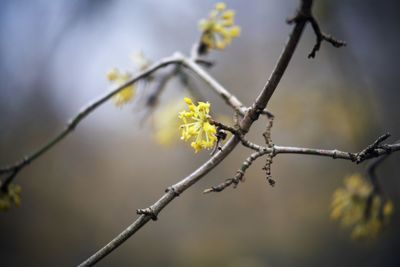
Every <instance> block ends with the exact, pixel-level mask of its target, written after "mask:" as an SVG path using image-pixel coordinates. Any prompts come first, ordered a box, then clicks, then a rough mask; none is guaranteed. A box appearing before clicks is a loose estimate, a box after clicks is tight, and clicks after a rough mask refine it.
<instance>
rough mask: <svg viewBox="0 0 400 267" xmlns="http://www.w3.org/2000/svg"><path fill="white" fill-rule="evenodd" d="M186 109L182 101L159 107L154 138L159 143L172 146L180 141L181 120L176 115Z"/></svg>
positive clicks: (155, 117)
mask: <svg viewBox="0 0 400 267" xmlns="http://www.w3.org/2000/svg"><path fill="white" fill-rule="evenodd" d="M184 108H185V103H183V102H182V100H179V101H171V102H169V103H166V104H165V105H161V106H158V107H157V109H156V110H155V112H154V116H153V117H154V119H153V120H154V138H155V140H156V141H157V143H159V144H161V145H164V146H171V145H172V144H174V143H175V141H177V140H179V138H178V136H179V135H178V133H179V130H178V129H179V126H180V120H179V118H178V116H176V114H177V113H178V112H179V111H181V110H182V109H184Z"/></svg>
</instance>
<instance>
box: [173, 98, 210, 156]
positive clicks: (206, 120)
mask: <svg viewBox="0 0 400 267" xmlns="http://www.w3.org/2000/svg"><path fill="white" fill-rule="evenodd" d="M184 101H185V103H186V104H187V106H188V108H189V111H181V112H180V113H179V116H178V117H179V119H181V120H182V121H183V124H182V125H181V126H180V127H179V128H180V130H181V139H182V140H184V141H189V140H193V141H192V143H191V144H190V145H191V146H192V147H193V148H194V150H195V152H196V153H197V152H199V151H200V150H201V149H202V148H203V149H210V148H212V147H213V146H214V144H215V142H216V141H217V137H216V133H217V129H216V128H215V126H214V125H212V124H211V123H210V115H209V113H210V103H208V102H207V103H205V102H198V104H197V105H195V104H194V103H193V102H192V100H191V99H190V98H187V97H185V98H184Z"/></svg>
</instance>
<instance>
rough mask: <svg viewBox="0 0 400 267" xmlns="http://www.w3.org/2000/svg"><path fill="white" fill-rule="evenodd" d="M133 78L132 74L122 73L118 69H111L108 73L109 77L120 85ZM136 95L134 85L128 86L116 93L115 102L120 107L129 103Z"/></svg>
mask: <svg viewBox="0 0 400 267" xmlns="http://www.w3.org/2000/svg"><path fill="white" fill-rule="evenodd" d="M130 78H131V74H129V73H121V72H120V71H119V70H118V69H115V68H114V69H111V70H110V71H108V73H107V79H108V80H109V81H110V82H112V83H114V84H115V85H117V86H119V85H121V84H124V83H125V82H127V81H128V80H129V79H130ZM134 95H135V88H134V86H133V85H130V86H127V87H125V88H124V89H122V90H121V91H119V92H118V93H117V94H116V95H114V96H113V100H114V104H115V105H116V106H118V107H120V106H122V105H124V104H126V103H128V102H129V101H131V100H132V99H133V97H134Z"/></svg>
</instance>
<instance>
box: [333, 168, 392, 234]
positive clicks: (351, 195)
mask: <svg viewBox="0 0 400 267" xmlns="http://www.w3.org/2000/svg"><path fill="white" fill-rule="evenodd" d="M344 185H345V186H344V188H338V189H336V191H335V192H334V193H333V198H332V211H331V218H332V219H334V220H340V222H341V224H342V225H343V226H344V227H353V230H352V233H351V236H352V238H354V239H373V238H376V237H377V235H378V234H379V233H380V232H381V231H382V229H383V227H384V226H385V225H386V224H387V223H388V221H389V219H390V216H391V214H392V213H393V204H392V202H391V201H385V200H383V199H382V197H381V196H380V195H378V194H376V193H374V190H373V187H372V185H371V184H370V183H368V182H366V181H365V180H364V179H363V178H362V177H361V175H360V174H353V175H351V176H349V177H347V178H345V180H344Z"/></svg>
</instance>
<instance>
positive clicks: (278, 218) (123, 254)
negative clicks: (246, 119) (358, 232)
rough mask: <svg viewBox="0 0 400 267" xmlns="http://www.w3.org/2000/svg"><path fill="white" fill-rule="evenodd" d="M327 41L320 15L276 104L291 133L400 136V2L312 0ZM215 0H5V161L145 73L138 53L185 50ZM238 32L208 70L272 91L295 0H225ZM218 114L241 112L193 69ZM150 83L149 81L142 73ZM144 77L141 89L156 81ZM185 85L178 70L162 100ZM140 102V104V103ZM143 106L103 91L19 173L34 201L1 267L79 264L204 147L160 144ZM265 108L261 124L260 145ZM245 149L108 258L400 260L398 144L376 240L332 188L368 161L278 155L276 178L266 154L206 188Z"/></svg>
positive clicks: (1, 14)
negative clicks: (343, 219)
mask: <svg viewBox="0 0 400 267" xmlns="http://www.w3.org/2000/svg"><path fill="white" fill-rule="evenodd" d="M315 2H316V3H315V8H314V11H315V15H316V17H317V18H318V20H319V21H320V25H321V27H322V29H323V30H324V31H325V32H328V33H331V34H333V35H334V36H335V37H337V38H338V39H343V40H346V41H347V43H348V45H347V47H345V48H340V49H336V48H333V47H332V46H331V45H329V44H327V43H323V44H322V48H321V50H320V51H319V52H318V54H317V57H316V58H315V59H311V60H310V59H307V55H308V53H309V51H310V50H311V48H312V46H313V44H314V41H315V36H314V34H313V32H312V31H311V29H310V27H307V29H306V31H305V33H304V35H303V37H302V39H301V42H300V44H299V47H298V49H297V50H296V52H295V55H294V57H293V60H292V62H291V64H290V65H289V67H288V69H287V72H286V74H285V76H284V78H283V80H282V82H281V83H280V85H279V87H278V88H277V91H276V93H275V94H274V95H273V97H272V99H271V101H270V105H269V107H268V108H269V109H270V110H271V111H272V112H273V113H274V114H275V115H276V119H275V122H274V128H273V132H272V134H273V135H272V137H273V141H274V143H275V144H279V145H293V146H312V147H321V148H327V149H334V148H337V149H341V150H345V151H358V150H360V149H362V148H363V147H365V146H366V145H367V144H369V143H371V141H373V140H374V139H375V138H376V137H377V136H379V135H381V134H382V133H384V132H387V131H389V132H391V133H392V135H393V137H392V138H391V139H390V140H391V141H392V142H394V140H395V139H396V138H399V137H400V123H399V117H398V113H399V111H400V109H399V105H398V100H399V97H400V93H399V90H398V88H397V86H398V84H399V83H400V76H399V75H398V62H399V53H398V51H397V50H398V44H399V41H400V40H399V39H400V35H399V28H398V26H397V25H400V24H399V20H400V17H399V16H398V10H399V4H398V1H395V0H386V1H379V2H377V1H372V0H363V1H361V0H352V1H332V0H330V1H329V0H320V1H315ZM214 4H215V2H214V1H194V0H191V1H178V0H166V1H156V0H151V1H144V0H141V1H107V0H102V1H88V0H85V1H81V0H80V1H78V0H72V1H71V0H68V1H67V0H59V1H44V0H34V1H11V0H8V1H7V0H3V1H1V2H0V163H1V165H6V164H8V163H12V162H14V161H16V160H18V159H20V158H21V157H22V156H23V155H25V154H27V153H30V152H32V151H34V150H35V149H37V148H38V147H39V146H41V145H42V144H44V143H45V142H46V141H47V140H49V138H51V137H53V136H54V135H55V134H57V133H58V132H59V131H60V130H61V129H63V127H64V125H65V124H66V122H67V121H68V120H69V119H70V118H71V117H72V116H73V115H74V114H76V112H77V111H78V110H79V109H80V108H81V107H82V106H83V105H84V104H86V103H87V102H89V101H90V100H92V99H94V98H96V97H97V96H98V95H100V94H102V93H104V92H106V91H107V90H109V89H110V85H109V84H108V81H107V80H106V73H107V71H108V70H109V69H110V68H112V67H118V68H120V69H121V70H124V69H132V68H133V69H134V68H135V65H134V63H133V62H132V60H131V59H130V57H131V55H132V53H134V52H136V51H139V50H141V51H143V52H144V54H145V55H146V56H148V57H149V58H151V59H153V60H155V61H156V60H158V59H159V58H161V57H164V56H169V55H171V54H172V53H173V52H174V51H182V52H183V53H186V54H188V53H189V51H190V48H191V45H192V43H193V42H194V41H195V40H197V38H198V36H199V32H198V28H197V23H198V20H199V19H201V18H205V17H206V16H207V14H208V12H209V11H210V10H211V9H212V8H213V6H214ZM227 4H228V7H229V8H233V9H235V10H236V24H238V25H240V26H241V28H242V32H241V36H240V37H239V38H237V39H235V40H234V41H233V43H232V45H231V46H229V47H228V48H227V49H226V50H225V51H224V52H222V53H221V52H214V53H212V54H211V56H210V58H211V59H212V60H215V61H216V62H217V64H216V65H215V67H213V68H212V69H211V70H210V73H211V74H212V75H213V76H214V77H216V78H217V79H218V80H219V81H220V82H221V83H222V85H224V86H226V88H228V89H229V90H230V91H231V92H233V93H234V94H235V95H237V96H238V97H239V99H241V100H242V101H243V102H244V103H245V104H246V105H249V104H251V103H252V101H253V99H254V98H255V96H256V95H257V94H258V92H259V91H260V90H261V88H262V87H263V85H264V84H265V82H266V79H267V77H268V75H269V73H270V72H271V70H272V69H273V66H274V64H275V62H276V60H277V58H278V56H279V54H280V52H281V50H282V48H283V45H284V43H285V41H286V39H287V35H288V34H289V32H290V30H291V26H288V25H287V24H286V23H285V19H286V18H287V17H289V16H291V15H293V14H294V13H295V10H296V8H297V6H298V1H295V0H287V1H278V0H268V1H265V0H254V1H233V0H232V1H227ZM194 82H195V83H196V84H197V86H198V88H199V89H200V90H201V92H202V95H203V96H204V97H205V98H206V99H207V100H208V101H209V102H211V104H212V105H213V106H214V107H216V110H217V111H218V113H221V114H225V115H226V116H228V117H230V116H231V115H232V114H231V111H230V109H229V108H226V107H224V106H223V102H222V101H221V100H220V99H219V98H218V97H217V96H216V95H214V94H213V93H211V92H210V91H209V90H208V89H207V87H206V86H205V85H204V84H203V83H202V82H200V81H196V80H195V81H194ZM146 88H151V85H150V86H148V87H146ZM146 88H144V87H143V88H142V90H146ZM185 95H187V93H186V92H185V91H184V89H183V88H182V86H181V85H180V83H179V82H171V83H170V84H169V85H168V88H167V89H166V92H165V94H163V97H162V100H161V103H160V108H162V107H163V105H167V104H168V103H173V102H174V101H176V100H177V99H182V97H183V96H185ZM138 107H139V108H138ZM138 113H140V103H139V100H138V101H134V102H133V103H131V104H129V105H126V106H124V107H122V108H116V107H115V106H114V105H113V104H112V103H111V102H110V103H106V104H105V105H103V106H102V107H100V108H99V109H98V110H97V111H95V112H94V113H93V114H92V115H90V116H89V117H88V118H87V119H85V120H84V121H83V122H82V123H81V124H80V125H79V126H78V127H77V129H76V131H75V132H74V133H73V134H72V135H70V136H69V137H67V138H66V139H65V140H64V141H63V142H62V143H60V144H59V145H58V146H56V147H55V148H54V149H52V150H51V151H50V152H48V153H47V154H46V155H44V156H43V157H41V158H40V159H39V160H37V161H35V162H34V163H33V164H32V165H31V166H29V167H27V168H26V169H24V170H23V171H22V172H21V173H20V175H19V176H18V177H17V179H16V183H17V184H20V185H21V187H22V205H21V206H20V207H19V208H12V209H11V210H9V211H8V212H6V213H1V214H0V259H1V264H0V265H1V266H74V265H77V264H78V263H80V262H81V261H83V260H84V259H86V258H87V257H88V256H90V255H91V254H92V253H94V252H95V251H96V250H97V249H99V248H100V247H102V246H103V245H104V244H106V243H107V242H108V241H110V240H111V239H112V238H113V237H114V236H115V235H116V234H118V233H119V232H120V231H121V230H122V229H124V228H125V227H126V226H128V225H129V224H130V223H131V222H132V221H133V220H134V219H135V218H136V217H137V216H136V209H138V208H144V207H147V206H148V205H150V204H152V203H153V202H154V201H155V200H157V199H158V198H159V197H160V196H161V194H162V193H163V191H164V189H165V188H166V187H168V186H169V185H171V184H173V183H175V182H177V181H179V180H180V179H182V178H183V177H185V176H186V175H187V174H189V173H190V172H192V171H193V170H195V169H196V167H198V166H199V165H200V164H202V163H203V162H205V160H206V159H207V158H208V157H209V154H208V153H207V152H201V153H198V154H194V153H193V151H192V149H191V148H190V147H189V146H188V144H186V143H182V142H180V141H179V140H178V139H179V136H178V134H177V135H176V142H174V143H172V144H171V145H170V146H169V147H165V146H162V145H160V144H158V143H157V142H155V138H154V135H155V134H154V129H155V128H157V125H155V122H156V121H157V120H156V119H155V118H154V117H150V118H149V119H148V121H147V122H145V123H144V124H140V123H139V120H140V116H138ZM264 125H265V121H264V120H262V119H261V120H259V121H258V122H257V124H256V125H255V127H253V129H252V131H251V133H250V135H249V136H250V138H251V139H252V140H253V141H256V142H259V143H262V142H263V138H262V136H261V135H260V133H261V132H262V130H263V128H264ZM248 155H249V151H248V150H246V149H243V148H237V149H236V150H235V151H234V153H232V154H231V155H230V156H229V157H228V158H227V159H226V160H225V161H224V162H223V163H222V164H220V165H219V166H218V167H217V168H216V169H215V170H213V171H212V172H211V173H210V174H208V175H207V176H205V177H204V178H203V179H202V180H201V181H200V182H199V183H197V184H196V185H194V186H193V187H192V188H190V189H189V190H188V191H186V192H185V193H184V194H183V195H181V196H180V197H179V198H178V199H176V200H175V201H174V202H173V203H172V204H171V205H169V206H168V207H167V208H166V209H165V210H164V211H163V212H162V213H161V214H160V216H159V220H158V221H157V222H156V223H152V222H151V223H149V224H148V225H146V226H145V227H144V229H142V230H141V231H139V232H138V233H137V234H136V235H135V236H134V237H133V238H131V239H130V240H128V241H127V242H126V243H125V244H124V245H123V246H122V247H120V248H119V249H117V250H116V251H115V252H113V253H112V254H111V255H110V256H108V257H107V258H105V259H104V260H103V261H101V262H100V263H99V264H98V266H229V267H237V266H246V267H258V266H358V265H360V266H361V265H362V266H399V265H400V255H399V254H398V247H399V246H400V227H399V218H400V216H399V214H400V213H399V210H400V208H399V207H400V205H399V203H400V202H399V200H400V190H399V185H400V181H399V180H398V179H397V178H398V177H399V174H400V168H399V166H398V165H399V164H398V162H399V159H400V155H398V154H394V155H392V156H391V157H389V159H387V160H386V161H385V162H384V163H383V164H382V165H381V167H380V168H379V170H378V173H379V176H380V177H381V180H382V183H383V187H384V189H385V191H386V192H387V194H388V195H389V196H390V197H391V198H392V200H393V202H394V207H395V213H394V216H393V217H392V222H391V224H390V226H389V227H388V228H387V229H386V231H384V232H383V233H382V235H381V236H380V237H379V238H378V239H377V240H375V241H373V242H355V241H353V240H351V238H350V231H349V230H348V229H342V228H341V227H340V225H339V224H338V223H337V222H335V221H331V220H330V218H329V213H330V202H331V197H332V193H333V191H334V190H335V189H336V188H337V187H339V186H341V185H342V182H343V178H344V177H345V176H347V175H349V174H352V173H354V172H363V171H364V170H365V165H364V164H361V165H359V166H356V165H355V164H353V163H351V162H347V161H341V160H332V159H328V158H318V157H312V156H294V155H282V156H278V157H276V158H275V159H274V164H273V166H272V175H273V178H274V179H275V180H276V185H275V187H273V188H272V187H271V186H269V185H268V183H267V182H266V180H265V176H264V172H263V171H262V170H261V168H262V166H263V162H264V161H263V160H262V159H261V160H260V161H259V162H256V163H255V164H254V165H253V167H252V168H251V169H249V171H248V172H247V175H246V178H247V180H246V182H245V183H242V184H240V186H239V187H238V188H237V189H235V190H233V189H231V188H229V189H227V190H226V191H224V192H223V193H219V194H209V195H203V194H202V191H203V190H204V189H205V188H208V187H210V186H212V185H215V184H218V183H219V182H220V181H222V180H224V179H225V178H229V177H232V176H233V175H234V173H235V171H236V169H237V168H238V167H239V166H240V164H241V162H242V161H243V160H244V159H245V158H246V157H247V156H248Z"/></svg>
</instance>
